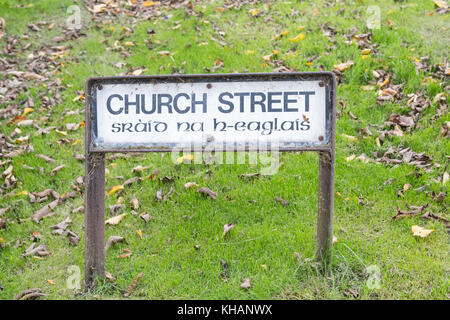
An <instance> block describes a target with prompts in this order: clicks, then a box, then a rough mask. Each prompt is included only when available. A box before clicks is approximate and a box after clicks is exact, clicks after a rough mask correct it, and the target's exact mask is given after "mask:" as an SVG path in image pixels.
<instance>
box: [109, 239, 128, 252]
mask: <svg viewBox="0 0 450 320" xmlns="http://www.w3.org/2000/svg"><path fill="white" fill-rule="evenodd" d="M120 242H126V241H125V238H123V237H120V236H110V237H109V238H108V241H107V242H106V246H105V252H106V251H107V250H108V249H109V248H110V247H112V246H114V245H115V244H116V243H120Z"/></svg>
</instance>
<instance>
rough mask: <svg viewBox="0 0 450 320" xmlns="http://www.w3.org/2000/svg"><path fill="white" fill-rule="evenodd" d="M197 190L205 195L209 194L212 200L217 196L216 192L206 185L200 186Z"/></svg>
mask: <svg viewBox="0 0 450 320" xmlns="http://www.w3.org/2000/svg"><path fill="white" fill-rule="evenodd" d="M197 192H199V193H203V194H206V195H208V196H210V197H211V198H212V199H214V200H215V199H216V197H217V193H215V192H213V191H211V190H210V189H208V188H206V187H202V188H200V189H198V190H197Z"/></svg>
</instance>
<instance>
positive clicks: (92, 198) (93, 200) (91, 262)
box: [85, 72, 336, 290]
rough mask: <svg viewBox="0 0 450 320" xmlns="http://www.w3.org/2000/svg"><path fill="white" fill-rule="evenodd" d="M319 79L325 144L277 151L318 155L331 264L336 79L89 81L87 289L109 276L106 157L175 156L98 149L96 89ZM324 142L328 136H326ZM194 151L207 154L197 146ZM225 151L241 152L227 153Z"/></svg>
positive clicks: (326, 258) (323, 251)
mask: <svg viewBox="0 0 450 320" xmlns="http://www.w3.org/2000/svg"><path fill="white" fill-rule="evenodd" d="M294 80H295V81H299V80H300V81H310V80H314V81H320V82H319V86H320V87H325V89H326V103H325V106H326V128H327V133H326V137H325V139H324V140H325V143H322V144H320V145H305V144H297V145H294V146H288V147H281V148H279V149H278V151H315V152H318V153H319V177H318V180H319V184H318V217H317V252H316V257H317V260H318V261H320V262H322V263H325V264H329V263H330V262H331V257H332V250H331V246H332V237H333V211H334V163H335V160H334V157H335V131H336V129H335V125H336V124H335V123H336V79H335V76H334V74H333V73H331V72H310V73H303V72H292V73H250V74H208V75H159V76H138V77H128V76H126V77H99V78H90V79H88V80H87V81H86V88H85V102H86V110H85V123H86V127H85V154H86V158H85V159H86V160H85V188H86V190H85V289H86V290H89V289H91V288H93V287H94V286H95V284H96V281H95V279H96V277H104V275H105V154H106V153H109V152H170V151H171V148H170V147H167V146H165V147H164V146H162V147H153V148H128V149H124V148H107V149H99V148H97V146H96V145H94V143H93V141H94V137H95V134H96V110H97V109H96V107H97V106H96V94H95V93H96V90H101V89H102V86H103V85H104V84H111V83H114V84H127V83H128V84H129V83H186V82H204V83H207V85H208V86H209V85H210V83H214V82H227V81H230V82H232V81H238V82H245V81H294ZM321 138H322V139H323V137H321ZM191 151H193V152H195V151H202V148H193V149H192V150H191ZM226 151H242V150H241V149H239V150H236V149H234V150H226Z"/></svg>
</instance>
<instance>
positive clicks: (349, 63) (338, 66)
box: [333, 60, 354, 72]
mask: <svg viewBox="0 0 450 320" xmlns="http://www.w3.org/2000/svg"><path fill="white" fill-rule="evenodd" d="M353 64H354V62H353V61H350V60H349V61H347V62H345V63H339V64H335V65H334V66H333V67H334V68H335V69H337V70H339V71H341V72H343V71H345V70H347V69H348V68H350V67H351V66H352V65H353Z"/></svg>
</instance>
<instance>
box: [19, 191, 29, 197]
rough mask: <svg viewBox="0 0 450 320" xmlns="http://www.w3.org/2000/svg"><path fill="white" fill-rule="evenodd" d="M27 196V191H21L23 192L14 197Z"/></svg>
mask: <svg viewBox="0 0 450 320" xmlns="http://www.w3.org/2000/svg"><path fill="white" fill-rule="evenodd" d="M27 195H28V191H27V190H23V191H20V192H18V193H16V197H18V196H27Z"/></svg>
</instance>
